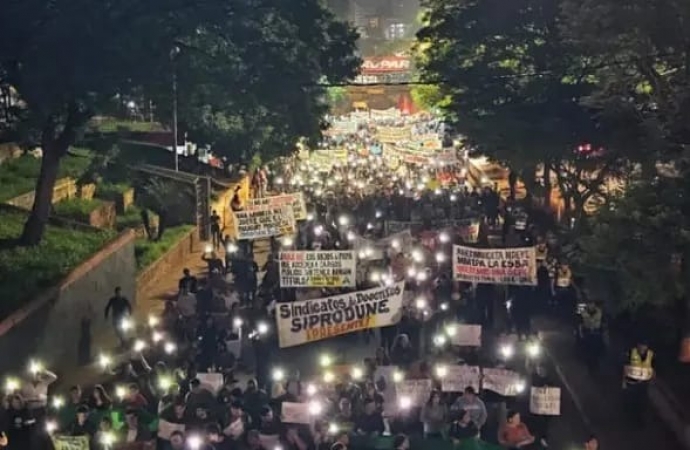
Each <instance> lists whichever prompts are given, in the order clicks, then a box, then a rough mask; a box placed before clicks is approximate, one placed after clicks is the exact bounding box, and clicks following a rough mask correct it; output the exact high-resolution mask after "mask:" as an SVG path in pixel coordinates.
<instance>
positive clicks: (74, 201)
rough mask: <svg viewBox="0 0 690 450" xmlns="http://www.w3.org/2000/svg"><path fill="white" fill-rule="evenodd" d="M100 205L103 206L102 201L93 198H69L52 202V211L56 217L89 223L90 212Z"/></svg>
mask: <svg viewBox="0 0 690 450" xmlns="http://www.w3.org/2000/svg"><path fill="white" fill-rule="evenodd" d="M101 206H103V201H102V200H98V199H95V198H94V199H84V198H70V199H67V200H63V201H61V202H58V203H56V204H54V205H53V211H54V212H55V215H56V216H58V217H64V218H66V219H73V220H76V221H78V222H84V223H89V216H90V215H91V213H92V212H93V211H94V210H96V209H98V208H100V207H101Z"/></svg>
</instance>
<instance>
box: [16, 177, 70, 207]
mask: <svg viewBox="0 0 690 450" xmlns="http://www.w3.org/2000/svg"><path fill="white" fill-rule="evenodd" d="M35 196H36V193H35V192H34V191H31V192H27V193H26V194H22V195H20V196H18V197H15V198H12V199H10V200H8V201H6V202H5V203H7V204H8V205H12V206H16V207H17V208H21V209H25V210H30V209H31V208H32V207H33V205H34V197H35ZM76 196H77V181H76V180H74V179H73V178H69V177H67V178H60V179H59V180H57V181H56V182H55V187H54V188H53V204H55V203H57V202H59V201H62V200H65V199H68V198H75V197H76Z"/></svg>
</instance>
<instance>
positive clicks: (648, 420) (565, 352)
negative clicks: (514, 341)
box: [534, 318, 682, 450]
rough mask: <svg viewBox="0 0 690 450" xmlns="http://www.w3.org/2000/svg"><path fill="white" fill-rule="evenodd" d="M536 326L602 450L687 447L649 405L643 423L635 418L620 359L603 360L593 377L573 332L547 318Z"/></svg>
mask: <svg viewBox="0 0 690 450" xmlns="http://www.w3.org/2000/svg"><path fill="white" fill-rule="evenodd" d="M534 325H535V326H536V328H538V329H539V330H540V333H541V336H542V340H543V343H544V344H545V347H546V349H547V353H548V357H549V359H550V362H551V363H550V365H551V367H552V368H553V369H554V370H555V371H556V374H557V375H558V377H559V379H560V380H561V384H562V385H563V387H564V388H565V391H567V392H568V397H569V399H570V401H571V407H573V408H574V411H571V412H572V413H573V414H574V415H578V416H579V417H580V421H581V422H582V424H583V425H584V427H585V429H587V430H589V431H590V432H592V433H594V434H596V436H597V437H598V438H599V441H600V446H601V448H603V449H626V450H638V449H639V450H648V449H652V448H656V449H660V450H661V449H663V450H675V449H681V448H682V447H681V446H680V444H679V443H678V442H677V441H676V439H675V438H674V436H673V435H672V434H671V432H670V430H668V429H666V428H665V426H664V424H663V422H662V421H661V420H660V419H659V418H658V417H656V415H655V413H654V412H653V410H652V408H650V407H649V405H646V406H645V407H644V408H643V409H642V411H641V414H642V416H643V422H642V423H641V424H640V423H636V421H635V420H634V419H633V417H631V413H633V412H634V411H631V408H630V407H629V406H628V405H627V404H626V399H625V397H624V395H625V394H624V391H623V390H622V388H621V381H622V380H621V370H622V369H621V366H620V365H619V364H618V363H617V356H616V355H611V354H608V355H607V356H605V357H603V358H602V361H601V365H600V368H599V370H598V371H595V372H594V373H591V372H590V371H589V370H588V369H587V367H586V366H585V364H584V363H583V362H582V361H581V359H580V356H579V354H578V352H577V350H576V346H575V339H574V336H573V334H572V332H571V330H570V329H568V328H567V327H564V326H563V325H562V324H560V323H559V322H557V321H555V320H553V319H547V318H539V319H537V320H535V321H534ZM573 423H574V422H573ZM564 433H567V430H566V431H564ZM556 448H561V447H556Z"/></svg>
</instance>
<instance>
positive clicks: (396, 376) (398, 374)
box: [393, 370, 405, 383]
mask: <svg viewBox="0 0 690 450" xmlns="http://www.w3.org/2000/svg"><path fill="white" fill-rule="evenodd" d="M403 378H405V376H404V375H403V373H402V372H400V371H399V370H396V371H395V372H393V382H394V383H400V382H401V381H402V380H403Z"/></svg>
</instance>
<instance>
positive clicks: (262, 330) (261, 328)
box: [256, 322, 268, 334]
mask: <svg viewBox="0 0 690 450" xmlns="http://www.w3.org/2000/svg"><path fill="white" fill-rule="evenodd" d="M256 331H258V332H259V334H266V333H268V324H267V323H266V322H259V323H258V324H257V325H256Z"/></svg>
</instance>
